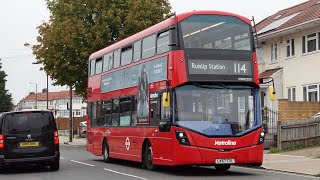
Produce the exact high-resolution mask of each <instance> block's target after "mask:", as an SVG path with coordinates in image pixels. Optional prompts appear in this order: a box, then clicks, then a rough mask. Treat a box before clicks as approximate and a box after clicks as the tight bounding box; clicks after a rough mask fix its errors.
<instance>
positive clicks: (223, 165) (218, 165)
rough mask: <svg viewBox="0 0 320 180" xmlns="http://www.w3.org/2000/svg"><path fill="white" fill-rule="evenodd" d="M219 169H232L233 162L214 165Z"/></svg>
mask: <svg viewBox="0 0 320 180" xmlns="http://www.w3.org/2000/svg"><path fill="white" fill-rule="evenodd" d="M214 167H215V168H216V170H217V171H228V169H230V167H231V164H217V165H214Z"/></svg>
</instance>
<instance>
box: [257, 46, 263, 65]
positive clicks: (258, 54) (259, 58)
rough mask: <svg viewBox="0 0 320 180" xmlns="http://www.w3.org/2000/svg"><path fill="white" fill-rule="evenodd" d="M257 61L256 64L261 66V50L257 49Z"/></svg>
mask: <svg viewBox="0 0 320 180" xmlns="http://www.w3.org/2000/svg"><path fill="white" fill-rule="evenodd" d="M256 51H257V59H258V63H259V64H261V63H263V48H257V49H256Z"/></svg>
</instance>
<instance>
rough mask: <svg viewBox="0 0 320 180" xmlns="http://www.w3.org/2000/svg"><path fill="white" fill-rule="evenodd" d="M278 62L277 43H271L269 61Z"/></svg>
mask: <svg viewBox="0 0 320 180" xmlns="http://www.w3.org/2000/svg"><path fill="white" fill-rule="evenodd" d="M276 62H278V44H277V43H272V44H271V63H276Z"/></svg>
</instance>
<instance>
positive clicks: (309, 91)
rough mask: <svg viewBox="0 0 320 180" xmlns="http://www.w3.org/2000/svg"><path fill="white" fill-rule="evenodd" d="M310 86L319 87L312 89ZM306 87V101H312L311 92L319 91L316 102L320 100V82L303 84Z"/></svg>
mask: <svg viewBox="0 0 320 180" xmlns="http://www.w3.org/2000/svg"><path fill="white" fill-rule="evenodd" d="M310 86H317V88H315V89H310V88H309V87H310ZM304 87H305V88H306V91H305V92H304V91H303V93H306V94H304V96H305V97H306V99H305V101H307V102H310V101H309V93H311V92H317V100H316V101H315V102H320V95H319V87H320V85H319V84H309V85H305V86H303V88H304Z"/></svg>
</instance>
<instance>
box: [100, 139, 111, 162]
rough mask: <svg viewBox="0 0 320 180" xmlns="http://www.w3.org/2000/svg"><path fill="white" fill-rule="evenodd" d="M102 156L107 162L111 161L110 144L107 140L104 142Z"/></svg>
mask: <svg viewBox="0 0 320 180" xmlns="http://www.w3.org/2000/svg"><path fill="white" fill-rule="evenodd" d="M102 157H103V161H104V162H106V163H109V162H111V158H110V155H109V145H108V142H107V141H104V143H103V148H102Z"/></svg>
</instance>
